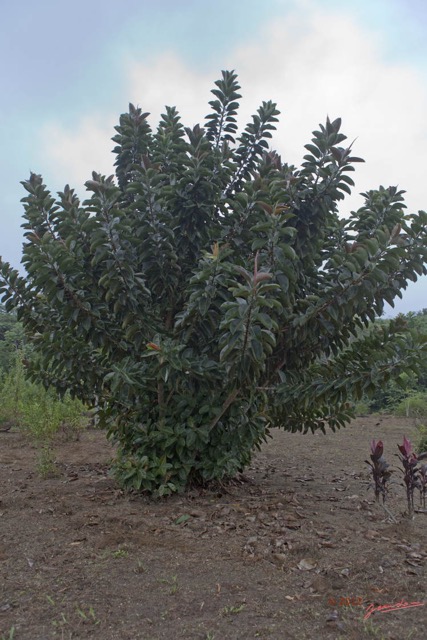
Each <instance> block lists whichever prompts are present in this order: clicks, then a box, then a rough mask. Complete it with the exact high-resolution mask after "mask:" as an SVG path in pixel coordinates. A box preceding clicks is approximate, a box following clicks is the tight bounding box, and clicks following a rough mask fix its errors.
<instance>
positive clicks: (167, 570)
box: [0, 417, 427, 640]
mask: <svg viewBox="0 0 427 640" xmlns="http://www.w3.org/2000/svg"><path fill="white" fill-rule="evenodd" d="M376 423H379V424H376ZM403 435H407V436H409V437H413V438H414V437H415V433H414V429H413V427H412V424H411V423H410V422H408V421H406V420H405V419H397V418H391V417H381V418H375V417H367V418H359V419H357V420H356V421H354V422H353V424H352V425H351V426H350V427H348V428H347V429H345V430H342V431H341V432H339V433H337V434H332V433H330V434H328V435H326V436H324V435H322V434H316V435H306V436H303V435H299V434H288V433H282V432H277V433H276V434H275V436H274V438H273V440H272V441H271V442H270V443H269V444H268V445H266V446H265V447H264V449H263V451H262V452H261V453H260V454H258V455H257V456H256V458H255V460H254V463H253V465H252V467H251V468H250V469H249V470H248V471H247V473H246V474H245V478H246V481H243V480H242V482H236V483H233V484H231V485H230V486H227V487H225V488H223V489H222V490H218V491H213V490H210V491H204V492H200V493H199V492H193V493H191V494H189V495H186V496H174V497H172V498H170V499H167V500H162V501H153V500H150V499H148V498H146V497H141V496H137V495H125V494H123V493H122V492H121V491H120V490H119V489H118V488H117V486H115V484H114V481H113V480H112V479H111V478H110V477H109V476H108V465H109V460H110V458H111V455H112V451H111V448H110V446H109V445H108V443H107V442H106V440H105V436H104V434H103V433H101V432H97V431H87V432H84V433H83V435H82V437H81V439H80V441H78V442H58V443H57V448H56V467H57V470H58V474H57V476H56V477H54V478H50V479H47V480H43V479H41V478H40V477H39V476H38V475H37V472H36V456H37V451H36V450H35V449H34V447H32V445H31V444H29V443H28V440H26V438H25V437H24V435H23V434H21V433H19V432H18V431H10V432H8V433H0V486H1V494H0V534H1V542H0V575H1V578H0V580H1V584H0V639H1V640H6V639H7V640H10V639H12V638H13V639H14V640H48V639H50V638H59V639H61V640H62V639H67V640H68V639H69V638H93V639H95V640H98V639H99V640H101V639H102V640H122V639H123V640H136V639H142V640H160V639H168V640H169V639H170V640H175V639H181V638H182V639H183V638H185V639H188V640H192V639H200V640H202V639H205V640H208V639H211V640H213V639H215V640H228V639H242V640H243V639H249V640H252V639H255V638H268V639H288V638H289V639H293V638H295V639H297V638H298V640H303V639H307V640H313V639H316V640H317V639H320V640H323V639H330V638H331V639H332V638H333V639H338V638H341V639H347V638H349V639H357V638H377V639H380V638H389V639H391V638H393V639H396V640H402V639H408V638H413V639H419V638H425V637H426V636H427V633H426V626H427V624H426V621H427V595H426V584H427V582H426V577H427V575H426V574H427V571H426V567H427V526H426V525H427V514H423V513H419V514H416V515H415V518H414V519H413V520H409V519H408V518H407V517H406V516H405V515H404V511H405V506H406V505H405V493H404V488H403V487H402V486H400V484H399V483H400V475H399V482H396V484H395V485H394V486H393V488H392V492H393V493H392V495H391V496H390V498H389V501H388V505H389V509H390V511H391V512H392V513H394V515H395V516H396V522H392V521H391V520H389V519H387V514H385V513H384V511H383V510H382V509H381V507H379V506H378V505H376V504H375V503H374V500H373V491H372V489H371V488H369V478H368V467H367V465H366V464H364V460H365V459H366V458H367V457H368V456H369V443H370V440H371V439H372V438H373V437H375V438H382V439H383V440H384V443H385V456H386V458H387V460H388V462H389V463H391V464H393V465H396V466H398V465H399V461H398V459H397V458H395V457H394V455H393V454H394V453H395V452H397V446H396V445H397V443H400V442H401V441H402V438H403ZM396 476H397V473H396ZM402 602H407V603H416V604H417V606H415V605H414V606H412V607H410V608H403V606H402V605H400V606H399V608H396V610H394V611H390V610H386V609H382V610H377V611H376V612H374V613H372V615H371V616H370V617H367V616H369V611H370V609H368V607H369V605H374V606H375V607H380V606H385V605H396V604H398V603H402ZM424 603H425V606H424ZM365 617H366V619H364V618H365Z"/></svg>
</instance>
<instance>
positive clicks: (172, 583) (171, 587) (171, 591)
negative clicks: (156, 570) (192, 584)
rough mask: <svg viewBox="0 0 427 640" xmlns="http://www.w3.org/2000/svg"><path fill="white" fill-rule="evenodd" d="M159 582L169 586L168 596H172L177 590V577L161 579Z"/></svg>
mask: <svg viewBox="0 0 427 640" xmlns="http://www.w3.org/2000/svg"><path fill="white" fill-rule="evenodd" d="M160 582H164V583H165V584H167V585H168V586H169V594H170V595H174V594H175V593H176V592H177V591H178V589H179V584H178V576H172V577H171V578H170V579H168V578H162V579H161V580H160Z"/></svg>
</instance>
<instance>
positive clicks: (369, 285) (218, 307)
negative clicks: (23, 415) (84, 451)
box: [1, 72, 427, 494]
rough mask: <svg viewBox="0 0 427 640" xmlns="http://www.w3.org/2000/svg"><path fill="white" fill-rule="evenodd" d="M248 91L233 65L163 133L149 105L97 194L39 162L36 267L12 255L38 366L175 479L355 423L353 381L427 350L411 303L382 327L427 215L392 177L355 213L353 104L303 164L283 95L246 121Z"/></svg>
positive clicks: (183, 481)
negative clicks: (79, 189)
mask: <svg viewBox="0 0 427 640" xmlns="http://www.w3.org/2000/svg"><path fill="white" fill-rule="evenodd" d="M239 89H240V87H239V85H238V82H237V78H236V75H235V74H234V73H233V72H223V74H222V78H221V79H220V80H219V81H218V82H216V88H215V89H214V90H213V92H212V93H213V95H214V99H213V100H212V101H211V102H210V107H211V113H210V115H208V116H207V117H206V122H205V126H204V128H202V127H200V126H199V125H196V126H195V127H193V128H184V126H183V125H182V124H181V121H180V118H179V115H178V113H177V111H176V109H175V108H169V107H168V108H166V111H165V113H164V115H163V116H162V118H161V121H160V124H159V126H158V128H157V130H155V131H153V130H152V129H151V128H150V126H149V124H148V120H147V116H148V114H147V113H144V112H143V111H142V110H141V109H140V108H137V107H134V106H133V105H130V107H129V112H128V113H126V114H124V115H122V116H121V118H120V124H119V125H118V126H117V127H116V131H117V134H116V135H115V137H114V138H113V140H114V142H115V144H116V147H115V149H114V152H115V154H116V177H115V178H114V177H112V176H111V177H109V178H106V177H104V176H101V175H98V174H97V173H93V176H92V179H91V180H89V181H88V182H87V183H86V188H87V190H88V191H89V198H88V199H87V200H86V201H85V202H83V203H81V202H80V200H79V199H78V197H77V196H76V194H75V193H74V191H73V190H72V189H70V187H69V186H68V185H67V186H66V187H65V188H64V191H63V192H61V193H59V194H58V197H57V198H56V199H55V198H54V197H53V196H52V195H51V193H50V192H49V191H48V189H47V188H46V186H45V185H44V184H43V181H42V178H41V177H40V176H39V175H36V174H34V173H33V174H31V176H30V179H29V180H28V181H26V182H24V183H23V185H24V187H25V189H26V191H27V196H26V197H25V198H24V199H23V202H24V207H25V218H24V220H25V221H24V225H23V226H24V230H25V237H26V242H25V245H24V253H23V265H24V267H25V269H26V272H27V276H26V277H22V276H20V275H19V273H18V272H17V271H16V270H14V269H12V268H11V267H10V266H9V265H8V264H6V263H4V264H2V266H1V274H2V283H1V290H2V291H3V292H4V296H3V300H4V301H6V306H7V308H8V309H12V308H14V309H16V310H17V313H18V317H19V318H20V320H21V321H22V322H23V324H24V326H25V329H26V331H27V333H28V334H29V335H31V336H32V342H33V345H34V349H35V350H36V351H37V352H38V354H39V356H40V357H39V358H37V359H35V360H34V363H33V365H32V370H31V373H32V376H33V377H34V378H37V379H41V380H43V381H44V383H45V384H46V385H53V386H54V387H56V389H57V390H59V391H62V392H63V391H65V390H66V389H68V388H69V389H71V391H72V393H73V394H75V395H76V396H78V397H79V398H81V399H82V400H84V401H86V402H91V401H94V399H95V398H96V399H97V402H98V403H99V406H100V409H101V415H102V418H103V420H104V422H106V423H107V424H108V426H109V434H110V436H111V437H112V438H113V439H114V440H115V441H116V442H117V443H118V459H117V464H116V470H117V474H118V477H119V478H120V480H121V481H122V482H123V483H124V484H125V485H128V486H133V487H135V488H137V489H146V490H148V491H150V492H157V493H159V494H165V493H168V492H171V491H174V490H177V489H182V488H183V487H185V486H187V485H188V484H189V483H190V482H192V481H197V482H200V481H207V480H211V479H220V478H223V477H224V476H230V475H233V474H235V473H236V472H237V471H238V470H241V469H242V468H244V467H245V465H247V464H248V463H249V461H250V459H251V455H252V452H253V450H254V448H255V447H257V446H259V445H260V443H261V442H262V441H263V440H264V439H265V438H266V436H267V435H268V433H269V429H270V428H271V427H283V428H285V429H289V430H293V431H297V430H304V431H307V430H308V429H311V430H313V431H314V430H316V429H318V428H320V429H322V430H324V429H325V428H326V427H327V426H329V427H331V428H332V429H335V428H337V427H339V426H341V425H343V424H345V422H346V421H347V420H348V419H349V418H350V417H351V408H350V407H351V405H350V404H349V403H348V399H349V396H354V397H356V398H360V397H361V396H362V394H363V393H364V392H372V391H373V390H374V389H375V388H376V386H377V385H379V384H381V383H382V382H384V381H386V380H388V379H389V378H390V377H391V376H393V375H399V374H400V373H402V372H405V371H410V370H411V369H412V368H413V366H415V363H416V359H417V357H418V355H419V345H417V344H416V343H415V342H414V341H413V340H412V338H411V336H408V335H406V336H405V334H404V332H403V329H404V327H403V325H402V323H401V322H400V321H396V322H391V323H390V324H389V325H388V326H386V327H379V328H378V330H374V329H369V330H368V329H367V327H368V326H369V323H370V321H373V320H374V319H375V318H376V317H377V316H378V315H380V314H381V313H382V311H383V307H384V301H387V302H389V303H391V304H392V303H393V299H394V298H395V297H396V295H398V296H400V295H401V290H402V289H404V288H405V287H406V286H407V282H408V280H412V281H415V280H416V279H417V277H418V276H419V275H421V274H423V273H425V272H426V268H425V265H424V262H425V257H426V225H427V214H426V213H424V212H419V213H418V214H417V215H405V212H404V204H403V199H402V192H401V191H398V190H397V189H396V188H395V187H390V188H383V187H380V188H379V189H378V190H376V191H369V192H367V193H366V194H364V195H365V204H364V206H363V207H362V208H361V209H360V210H359V211H357V212H356V213H352V214H351V215H350V217H348V218H347V219H341V218H340V217H339V215H338V202H339V201H340V200H342V199H343V198H344V196H345V194H347V193H350V190H351V187H352V186H353V180H352V178H351V175H350V174H351V172H352V171H353V170H354V167H353V165H354V163H356V162H359V161H360V159H359V158H356V157H353V155H352V151H351V145H350V146H343V144H344V143H345V140H346V137H345V136H344V135H343V134H342V133H341V121H340V120H339V119H337V120H334V121H333V122H331V121H330V120H329V119H328V120H327V121H326V124H325V125H324V126H320V128H319V130H317V131H315V132H314V137H313V140H312V142H311V144H308V145H306V150H307V155H305V156H304V161H303V164H302V167H301V168H300V169H296V168H295V167H293V166H289V165H287V164H286V163H283V162H282V160H281V158H280V157H279V156H278V155H277V154H276V153H275V152H274V151H272V150H270V149H269V147H268V140H269V138H271V132H272V130H273V129H274V128H275V122H276V121H277V116H278V113H279V112H278V110H277V108H276V105H275V104H274V103H272V102H264V103H263V104H262V105H261V107H260V108H259V109H258V112H257V113H256V115H254V116H253V118H252V121H251V122H250V123H249V124H248V125H247V127H246V128H245V129H244V131H243V132H242V133H240V135H239V134H238V133H237V125H236V112H237V109H238V100H239V98H240V95H239V93H238V92H239Z"/></svg>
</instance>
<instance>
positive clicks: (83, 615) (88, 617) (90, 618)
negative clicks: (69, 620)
mask: <svg viewBox="0 0 427 640" xmlns="http://www.w3.org/2000/svg"><path fill="white" fill-rule="evenodd" d="M76 611H77V615H78V616H79V618H80V619H81V620H83V622H86V623H91V624H94V625H98V624H99V623H100V622H101V621H100V620H99V619H98V617H97V616H96V614H95V610H94V608H93V607H89V608H88V609H87V611H85V610H84V608H83V607H77V608H76Z"/></svg>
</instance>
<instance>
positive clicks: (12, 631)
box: [1, 626, 15, 640]
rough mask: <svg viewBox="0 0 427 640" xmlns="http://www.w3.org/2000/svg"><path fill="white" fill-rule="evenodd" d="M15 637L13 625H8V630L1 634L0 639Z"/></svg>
mask: <svg viewBox="0 0 427 640" xmlns="http://www.w3.org/2000/svg"><path fill="white" fill-rule="evenodd" d="M14 637H15V627H13V626H12V627H10V629H9V631H8V632H7V633H6V634H5V633H3V634H2V636H1V640H13V639H14Z"/></svg>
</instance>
